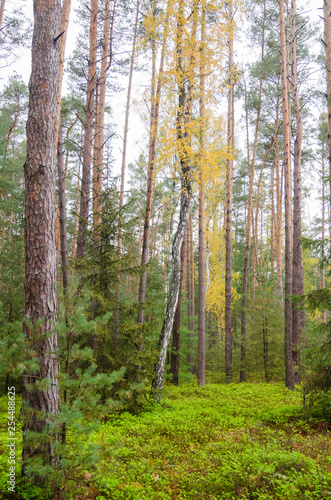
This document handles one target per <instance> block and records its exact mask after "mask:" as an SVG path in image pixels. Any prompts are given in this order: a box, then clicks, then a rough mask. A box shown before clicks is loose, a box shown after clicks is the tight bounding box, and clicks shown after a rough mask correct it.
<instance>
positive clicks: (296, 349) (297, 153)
mask: <svg viewBox="0 0 331 500" xmlns="http://www.w3.org/2000/svg"><path fill="white" fill-rule="evenodd" d="M295 17H296V4H295V0H292V7H291V53H292V54H291V55H292V57H291V63H292V74H291V85H292V99H293V104H294V111H295V121H296V129H297V130H296V138H295V142H294V198H293V287H292V293H293V295H301V296H303V294H304V286H303V267H302V245H301V145H302V133H303V127H302V111H301V105H300V100H299V89H298V69H297V53H296V23H295ZM301 305H302V304H301ZM292 315H293V317H292V339H293V361H294V366H295V373H294V378H295V383H296V384H300V338H301V335H302V331H303V329H304V326H305V312H304V311H303V310H301V309H297V307H296V306H294V305H293V312H292Z"/></svg>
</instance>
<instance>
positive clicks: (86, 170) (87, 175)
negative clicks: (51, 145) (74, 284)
mask: <svg viewBox="0 0 331 500" xmlns="http://www.w3.org/2000/svg"><path fill="white" fill-rule="evenodd" d="M97 25H98V0H91V21H90V39H89V58H88V76H87V91H86V110H85V130H84V153H83V169H82V170H83V171H82V184H81V198H80V213H79V216H80V217H79V223H78V237H77V258H78V259H81V258H82V257H84V255H85V253H86V244H87V234H86V231H87V225H88V216H89V198H90V187H91V186H90V184H91V163H92V134H93V110H94V97H95V77H96V64H97Z"/></svg>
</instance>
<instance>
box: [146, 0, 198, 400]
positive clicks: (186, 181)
mask: <svg viewBox="0 0 331 500" xmlns="http://www.w3.org/2000/svg"><path fill="white" fill-rule="evenodd" d="M183 28H184V0H180V3H179V12H178V21H177V40H176V56H177V64H176V67H177V75H178V76H177V78H178V94H179V96H178V110H177V118H176V129H177V140H178V156H179V161H180V167H181V188H182V189H181V203H180V213H179V223H178V227H177V230H176V233H175V237H174V241H173V245H172V270H171V284H170V291H169V297H168V302H167V308H166V313H165V318H164V322H163V326H162V330H161V334H160V338H159V343H158V352H159V355H158V359H157V361H156V363H155V366H154V378H153V382H152V391H153V392H154V396H155V399H156V401H160V399H161V390H162V387H163V380H164V369H165V362H166V355H167V349H168V345H169V339H170V334H171V330H172V327H173V322H174V317H175V311H176V307H177V302H178V296H179V287H180V268H181V248H182V244H183V241H184V238H185V233H186V229H187V224H188V220H189V216H190V211H191V204H192V187H191V172H190V166H191V165H190V162H191V158H190V154H189V151H188V148H187V145H188V143H189V134H190V133H189V132H187V127H186V125H187V111H186V109H185V108H186V102H187V100H186V93H185V75H184V71H183V54H182V50H183V31H184V30H183Z"/></svg>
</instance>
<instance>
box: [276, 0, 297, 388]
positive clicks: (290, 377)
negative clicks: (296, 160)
mask: <svg viewBox="0 0 331 500" xmlns="http://www.w3.org/2000/svg"><path fill="white" fill-rule="evenodd" d="M279 26H280V54H281V58H280V60H281V81H282V108H283V136H284V154H283V167H284V184H285V307H284V314H285V331H284V337H285V342H284V350H285V353H284V354H285V385H286V387H288V388H289V389H291V390H293V389H294V369H293V357H292V302H291V298H290V295H291V294H292V221H291V211H292V210H291V206H292V185H291V144H290V121H289V102H288V85H287V83H288V80H287V45H286V38H285V17H284V0H279Z"/></svg>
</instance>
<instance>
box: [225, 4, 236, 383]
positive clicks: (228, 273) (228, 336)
mask: <svg viewBox="0 0 331 500" xmlns="http://www.w3.org/2000/svg"><path fill="white" fill-rule="evenodd" d="M228 5H229V22H230V23H233V13H232V0H230V1H229V4H228ZM228 46H229V93H228V137H227V146H228V148H229V152H230V155H232V154H233V147H234V137H233V135H234V95H233V27H231V29H230V36H229V40H228ZM232 182H233V159H232V157H231V158H229V159H228V160H227V175H226V191H227V193H226V236H225V380H226V383H227V384H229V383H231V382H232V328H231V301H232V293H231V282H232Z"/></svg>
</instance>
